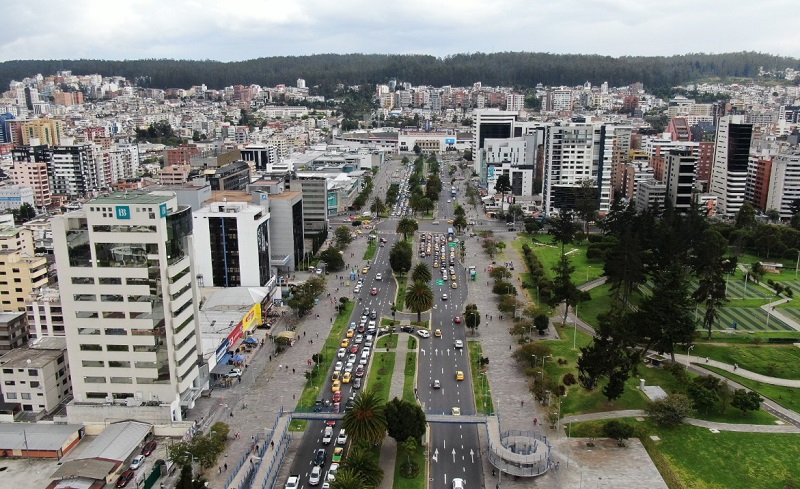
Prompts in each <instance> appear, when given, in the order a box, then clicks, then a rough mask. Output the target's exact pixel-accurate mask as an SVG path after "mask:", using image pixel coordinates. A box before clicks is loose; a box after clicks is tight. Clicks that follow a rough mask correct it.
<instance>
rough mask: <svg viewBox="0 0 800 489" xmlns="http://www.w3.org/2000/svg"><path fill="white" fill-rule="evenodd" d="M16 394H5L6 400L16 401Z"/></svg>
mask: <svg viewBox="0 0 800 489" xmlns="http://www.w3.org/2000/svg"><path fill="white" fill-rule="evenodd" d="M16 398H17V393H16V392H6V399H16Z"/></svg>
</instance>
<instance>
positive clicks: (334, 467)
mask: <svg viewBox="0 0 800 489" xmlns="http://www.w3.org/2000/svg"><path fill="white" fill-rule="evenodd" d="M337 472H339V464H336V463H334V464H331V466H330V468H328V475H327V476H326V477H325V480H327V481H328V482H333V481H335V480H336V473H337Z"/></svg>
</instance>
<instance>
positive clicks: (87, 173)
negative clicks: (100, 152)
mask: <svg viewBox="0 0 800 489" xmlns="http://www.w3.org/2000/svg"><path fill="white" fill-rule="evenodd" d="M50 153H51V156H50V159H49V161H48V165H47V175H48V178H50V192H52V194H53V195H65V196H68V197H84V196H86V195H88V194H89V192H91V191H93V190H96V189H97V188H98V186H97V165H96V164H95V159H94V156H95V155H94V153H95V151H94V146H93V145H92V144H80V145H70V146H56V147H53V148H50Z"/></svg>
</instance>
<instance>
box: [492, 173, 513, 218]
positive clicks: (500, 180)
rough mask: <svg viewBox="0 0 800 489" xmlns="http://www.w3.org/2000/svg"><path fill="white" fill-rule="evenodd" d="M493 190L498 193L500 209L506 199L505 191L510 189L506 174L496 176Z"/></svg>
mask: <svg viewBox="0 0 800 489" xmlns="http://www.w3.org/2000/svg"><path fill="white" fill-rule="evenodd" d="M494 190H495V191H496V192H498V193H499V194H500V202H501V204H500V210H501V211H502V210H503V205H504V203H505V201H506V192H510V191H511V179H510V178H509V176H508V175H506V174H502V175H500V176H499V177H497V180H495V183H494Z"/></svg>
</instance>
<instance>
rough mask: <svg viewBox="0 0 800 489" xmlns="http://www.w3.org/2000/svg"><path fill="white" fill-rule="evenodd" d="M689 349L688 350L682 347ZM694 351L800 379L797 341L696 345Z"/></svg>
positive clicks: (799, 350)
mask: <svg viewBox="0 0 800 489" xmlns="http://www.w3.org/2000/svg"><path fill="white" fill-rule="evenodd" d="M681 352H683V353H685V352H686V350H685V349H682V350H681ZM692 355H696V356H698V357H708V358H711V359H713V360H717V361H719V362H724V363H727V364H729V365H739V367H741V368H743V369H745V370H750V371H751V372H755V373H759V374H761V375H766V376H768V377H778V378H781V379H800V348H798V347H796V346H794V345H726V346H720V345H703V344H698V345H694V348H693V349H692Z"/></svg>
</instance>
